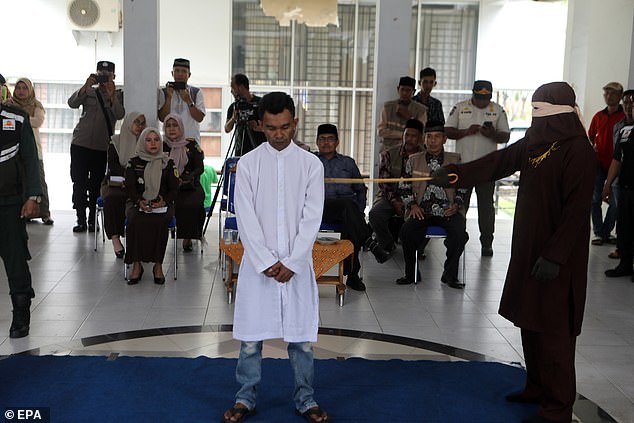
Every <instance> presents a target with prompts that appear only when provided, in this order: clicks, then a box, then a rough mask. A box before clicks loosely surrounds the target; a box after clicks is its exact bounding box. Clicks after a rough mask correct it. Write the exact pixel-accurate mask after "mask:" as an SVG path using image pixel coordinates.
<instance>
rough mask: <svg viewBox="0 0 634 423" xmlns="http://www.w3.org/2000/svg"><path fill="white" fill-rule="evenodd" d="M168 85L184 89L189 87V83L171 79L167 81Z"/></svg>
mask: <svg viewBox="0 0 634 423" xmlns="http://www.w3.org/2000/svg"><path fill="white" fill-rule="evenodd" d="M167 85H168V86H170V87H172V88H173V89H175V90H177V91H178V90H184V89H186V88H187V83H186V82H183V81H170V82H168V83H167Z"/></svg>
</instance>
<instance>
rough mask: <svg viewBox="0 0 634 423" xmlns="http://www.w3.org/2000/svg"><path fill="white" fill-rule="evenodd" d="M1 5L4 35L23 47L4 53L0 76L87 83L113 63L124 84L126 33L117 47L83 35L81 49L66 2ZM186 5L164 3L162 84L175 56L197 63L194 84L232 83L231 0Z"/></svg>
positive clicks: (102, 37) (26, 0)
mask: <svg viewBox="0 0 634 423" xmlns="http://www.w3.org/2000/svg"><path fill="white" fill-rule="evenodd" d="M2 1H3V5H2V7H3V10H2V24H1V25H0V36H1V37H2V38H3V39H5V40H6V39H11V38H13V37H18V38H19V40H20V42H21V43H22V45H21V46H20V47H19V48H12V49H11V52H10V54H8V52H7V50H6V49H5V50H4V53H3V57H4V58H5V59H3V60H2V62H1V63H0V73H2V74H3V75H4V76H5V77H7V78H9V77H20V76H27V77H29V78H31V79H33V80H38V81H42V80H47V81H75V82H83V81H84V80H85V79H86V77H87V76H88V75H89V74H90V73H91V72H93V71H94V69H95V66H96V63H97V61H98V60H110V61H113V62H115V64H116V66H117V67H116V74H117V81H118V82H119V83H123V32H118V33H113V35H112V37H111V39H112V45H111V40H110V38H109V37H108V35H107V34H106V33H103V32H101V33H95V32H82V33H81V35H80V42H79V45H77V43H76V41H75V38H74V37H73V34H72V31H71V30H70V29H69V28H68V26H67V21H66V3H67V0H12V1H7V0H2ZM186 6H187V7H184V2H183V0H161V1H160V12H159V14H160V57H161V65H160V80H161V81H168V80H170V79H171V75H170V72H171V70H172V62H173V60H174V58H175V57H186V58H189V59H190V60H191V61H192V78H191V81H192V83H193V84H202V83H204V84H205V85H208V84H214V85H216V84H226V85H228V84H229V77H230V75H229V73H230V66H231V61H230V52H231V50H230V42H231V31H230V30H229V28H230V27H231V0H214V1H205V0H187V5H186ZM18 17H19V19H18ZM25 25H28V27H29V31H25ZM95 35H96V41H95ZM8 57H11V60H7V58H8Z"/></svg>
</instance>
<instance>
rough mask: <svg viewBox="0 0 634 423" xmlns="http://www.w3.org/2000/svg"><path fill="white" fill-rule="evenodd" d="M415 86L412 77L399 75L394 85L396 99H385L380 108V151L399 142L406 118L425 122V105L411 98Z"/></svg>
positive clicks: (397, 144)
mask: <svg viewBox="0 0 634 423" xmlns="http://www.w3.org/2000/svg"><path fill="white" fill-rule="evenodd" d="M415 87H416V80H415V79H414V78H412V77H409V76H403V77H401V79H400V80H399V83H398V87H396V90H397V92H398V99H396V100H391V101H386V102H385V104H384V105H383V107H382V108H381V120H380V121H379V125H378V130H379V142H380V144H381V146H380V152H383V151H385V150H387V149H388V148H391V147H395V146H399V145H400V144H401V142H402V137H403V131H404V130H405V123H406V122H407V120H408V119H417V120H419V121H421V122H422V124H423V125H425V124H426V123H427V107H426V106H424V105H423V104H421V103H418V102H416V101H413V100H412V94H414V88H415Z"/></svg>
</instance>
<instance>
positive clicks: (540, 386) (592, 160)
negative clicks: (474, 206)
mask: <svg viewBox="0 0 634 423" xmlns="http://www.w3.org/2000/svg"><path fill="white" fill-rule="evenodd" d="M532 101H533V110H534V112H533V120H532V124H531V127H530V128H529V129H528V131H527V133H526V137H525V138H524V139H522V140H520V141H518V142H517V143H515V144H513V145H511V146H509V147H507V148H505V149H503V150H499V151H496V152H493V153H491V154H489V155H487V156H484V157H483V158H481V159H479V160H475V161H472V162H469V163H465V164H462V165H453V166H448V167H447V170H448V172H455V173H457V174H458V176H459V179H458V182H457V186H458V187H461V188H462V187H471V186H474V185H477V184H479V183H482V182H485V181H493V180H497V179H501V178H504V177H506V176H509V175H511V174H513V173H514V172H516V171H518V170H519V171H521V174H520V181H519V190H518V194H517V204H516V208H515V219H514V224H513V240H512V247H511V259H510V263H509V267H508V272H507V276H506V281H505V284H504V291H503V293H502V300H501V303H500V310H499V313H500V314H501V315H502V316H504V317H505V318H507V319H508V320H510V321H511V322H513V323H514V324H515V325H516V326H518V327H519V328H521V329H522V344H523V347H524V357H525V361H526V369H527V373H528V377H527V383H526V387H525V389H524V391H522V392H521V393H519V394H516V395H511V396H509V397H507V399H509V400H511V401H513V400H515V401H524V402H539V403H540V409H539V414H538V416H535V417H534V418H533V419H530V420H526V421H527V422H551V421H552V422H570V420H571V418H572V405H573V404H574V400H575V391H576V385H575V372H574V349H575V341H576V336H577V335H579V333H580V331H581V322H582V320H583V312H584V306H585V299H586V284H587V265H588V240H589V236H590V204H591V199H592V190H593V184H594V178H595V169H596V155H595V154H594V151H593V149H592V146H591V145H590V143H589V141H588V139H587V137H586V134H585V131H584V128H583V126H582V124H581V122H580V121H579V118H578V116H577V115H576V113H575V112H574V110H573V108H574V107H575V94H574V91H573V90H572V88H571V87H570V86H569V85H568V84H566V83H565V82H553V83H550V84H545V85H542V86H541V87H540V88H539V89H537V91H535V94H534V95H533V99H532ZM562 106H563V107H562ZM565 106H568V107H565ZM537 116H539V117H537ZM539 258H541V259H542V260H544V262H542V263H546V264H547V265H548V266H549V268H550V269H555V272H554V273H553V274H551V275H550V276H549V277H547V278H540V277H536V276H535V275H534V273H535V270H536V269H535V266H536V262H537V261H538V259H539ZM557 268H558V273H557V272H556V269H557ZM551 273H552V272H551ZM537 276H539V275H537ZM540 279H541V280H540Z"/></svg>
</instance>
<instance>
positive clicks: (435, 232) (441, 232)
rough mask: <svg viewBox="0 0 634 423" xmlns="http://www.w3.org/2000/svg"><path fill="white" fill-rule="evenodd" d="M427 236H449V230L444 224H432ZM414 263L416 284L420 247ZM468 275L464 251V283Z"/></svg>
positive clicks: (428, 228)
mask: <svg viewBox="0 0 634 423" xmlns="http://www.w3.org/2000/svg"><path fill="white" fill-rule="evenodd" d="M425 238H427V239H434V238H442V239H444V238H447V231H446V230H445V228H443V227H442V226H436V225H430V226H428V227H427V233H426V234H425ZM415 260H416V261H415V264H414V284H417V283H418V249H417V250H416V257H415ZM466 277H467V269H466V260H465V253H464V251H463V252H462V283H465V282H466V281H465V280H466Z"/></svg>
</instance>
